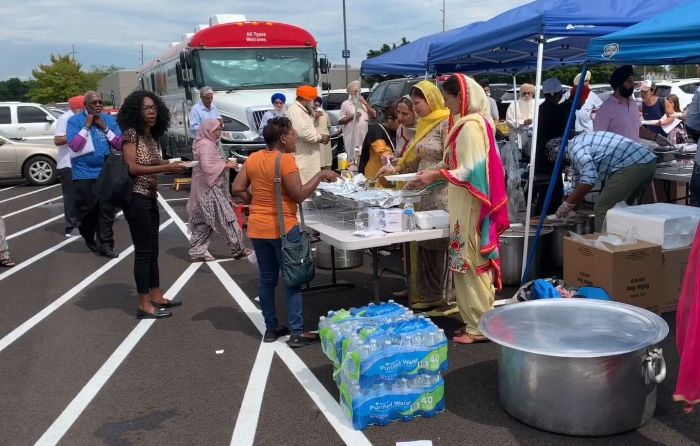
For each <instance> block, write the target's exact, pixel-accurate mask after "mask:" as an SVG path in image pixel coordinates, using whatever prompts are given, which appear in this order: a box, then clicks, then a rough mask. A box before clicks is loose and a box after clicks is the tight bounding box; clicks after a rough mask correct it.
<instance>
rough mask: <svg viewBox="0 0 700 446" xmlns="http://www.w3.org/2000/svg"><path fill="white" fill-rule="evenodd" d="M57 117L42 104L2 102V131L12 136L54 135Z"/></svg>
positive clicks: (36, 136) (30, 137)
mask: <svg viewBox="0 0 700 446" xmlns="http://www.w3.org/2000/svg"><path fill="white" fill-rule="evenodd" d="M56 121H57V118H56V117H55V116H54V115H52V114H51V113H50V112H49V111H48V110H47V109H46V108H44V107H43V106H42V105H40V104H35V103H31V102H0V131H2V132H4V133H5V134H6V135H8V136H9V137H11V138H29V139H34V138H47V137H53V133H54V130H56Z"/></svg>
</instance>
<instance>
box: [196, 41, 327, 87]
mask: <svg viewBox="0 0 700 446" xmlns="http://www.w3.org/2000/svg"><path fill="white" fill-rule="evenodd" d="M195 60H196V65H197V67H196V68H195V72H196V79H197V81H198V82H197V83H198V84H199V86H200V87H202V86H204V85H208V86H210V87H212V88H213V89H215V90H226V89H232V90H238V89H254V88H274V87H296V86H298V85H301V84H308V85H316V84H318V74H317V72H316V52H315V50H314V49H313V48H254V49H250V48H246V49H225V50H199V51H197V56H196V57H195Z"/></svg>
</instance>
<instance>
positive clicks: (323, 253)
mask: <svg viewBox="0 0 700 446" xmlns="http://www.w3.org/2000/svg"><path fill="white" fill-rule="evenodd" d="M312 247H313V249H314V262H315V263H316V267H317V268H320V269H331V268H332V263H331V246H330V245H329V244H328V243H325V242H321V241H319V242H317V243H314V244H313V245H312ZM333 251H334V252H335V269H350V268H357V267H358V266H362V254H363V252H362V250H361V249H359V250H344V249H334V250H333Z"/></svg>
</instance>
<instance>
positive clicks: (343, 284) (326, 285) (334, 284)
mask: <svg viewBox="0 0 700 446" xmlns="http://www.w3.org/2000/svg"><path fill="white" fill-rule="evenodd" d="M330 288H355V284H354V283H350V282H347V281H345V280H341V281H340V282H339V281H338V280H337V275H336V269H335V247H334V246H333V245H331V283H324V284H321V285H313V286H312V285H309V284H308V283H307V284H306V285H305V286H304V291H318V290H327V289H330Z"/></svg>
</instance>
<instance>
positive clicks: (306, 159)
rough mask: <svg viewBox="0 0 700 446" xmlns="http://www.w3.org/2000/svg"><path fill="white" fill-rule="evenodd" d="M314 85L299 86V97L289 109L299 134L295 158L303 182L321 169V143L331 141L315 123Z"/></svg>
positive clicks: (288, 114)
mask: <svg viewBox="0 0 700 446" xmlns="http://www.w3.org/2000/svg"><path fill="white" fill-rule="evenodd" d="M316 96H317V92H316V89H315V88H314V87H311V86H308V85H303V86H301V87H299V88H297V99H296V101H295V102H294V104H293V105H292V106H291V107H290V108H289V109H288V110H287V117H288V118H289V120H290V121H292V127H293V128H294V131H295V132H296V134H297V150H296V153H295V154H294V158H295V159H296V161H297V167H298V168H299V176H300V177H301V182H302V184H305V183H306V182H308V181H309V180H310V179H311V178H312V177H313V176H314V175H316V174H317V173H318V172H320V171H321V144H325V143H327V142H328V141H329V139H330V137H329V136H328V135H321V134H320V133H319V132H318V131H317V130H316V126H315V125H314V118H313V116H312V113H313V109H312V108H311V104H312V103H313V101H314V99H316Z"/></svg>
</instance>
